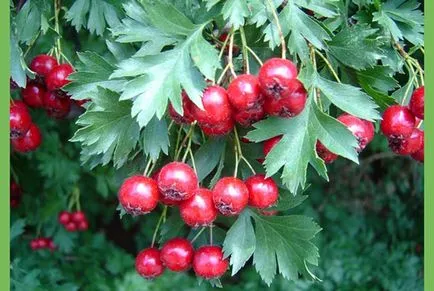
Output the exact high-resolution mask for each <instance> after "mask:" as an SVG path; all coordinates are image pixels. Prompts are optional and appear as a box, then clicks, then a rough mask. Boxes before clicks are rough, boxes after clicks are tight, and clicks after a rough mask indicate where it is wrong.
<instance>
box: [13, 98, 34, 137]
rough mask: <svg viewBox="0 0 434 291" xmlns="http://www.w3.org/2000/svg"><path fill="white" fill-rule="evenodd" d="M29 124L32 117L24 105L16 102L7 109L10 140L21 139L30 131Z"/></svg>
mask: <svg viewBox="0 0 434 291" xmlns="http://www.w3.org/2000/svg"><path fill="white" fill-rule="evenodd" d="M31 124H32V117H31V116H30V113H29V110H28V109H27V106H26V104H24V103H23V102H22V101H18V100H15V101H13V102H12V103H11V104H10V107H9V127H10V138H11V139H16V138H21V137H23V136H24V135H25V134H26V132H27V131H28V130H29V129H30V126H31Z"/></svg>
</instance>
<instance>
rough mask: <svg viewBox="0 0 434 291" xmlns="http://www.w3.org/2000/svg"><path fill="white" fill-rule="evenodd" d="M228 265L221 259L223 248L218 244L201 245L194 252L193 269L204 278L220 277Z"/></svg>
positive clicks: (225, 260) (226, 261) (227, 262)
mask: <svg viewBox="0 0 434 291" xmlns="http://www.w3.org/2000/svg"><path fill="white" fill-rule="evenodd" d="M228 267H229V261H228V259H223V250H222V248H221V247H218V246H202V247H200V248H199V249H198V250H197V251H196V252H195V254H194V259H193V269H194V272H195V273H196V275H197V276H199V277H203V278H205V279H215V278H219V277H221V276H222V275H223V274H224V273H225V272H226V270H227V269H228Z"/></svg>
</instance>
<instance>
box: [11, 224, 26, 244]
mask: <svg viewBox="0 0 434 291" xmlns="http://www.w3.org/2000/svg"><path fill="white" fill-rule="evenodd" d="M25 226H26V220H25V219H17V220H15V221H14V223H13V224H12V225H11V230H10V232H9V236H10V241H12V240H14V239H15V238H16V237H18V236H20V235H21V234H22V233H23V232H24V227H25Z"/></svg>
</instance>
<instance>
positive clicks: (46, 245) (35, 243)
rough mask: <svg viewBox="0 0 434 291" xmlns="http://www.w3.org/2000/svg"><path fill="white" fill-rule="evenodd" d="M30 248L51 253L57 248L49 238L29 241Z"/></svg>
mask: <svg viewBox="0 0 434 291" xmlns="http://www.w3.org/2000/svg"><path fill="white" fill-rule="evenodd" d="M30 248H31V249H32V250H34V251H37V250H41V249H49V250H51V251H54V250H55V249H56V248H57V247H56V245H55V244H54V242H53V240H52V239H51V238H49V237H38V238H34V239H32V240H31V241H30Z"/></svg>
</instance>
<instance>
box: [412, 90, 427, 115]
mask: <svg viewBox="0 0 434 291" xmlns="http://www.w3.org/2000/svg"><path fill="white" fill-rule="evenodd" d="M408 107H409V108H410V111H411V112H412V113H413V114H414V116H416V117H418V118H420V119H423V118H424V110H425V87H424V86H422V87H419V88H417V89H416V90H414V92H413V95H412V96H411V99H410V103H409V104H408Z"/></svg>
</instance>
